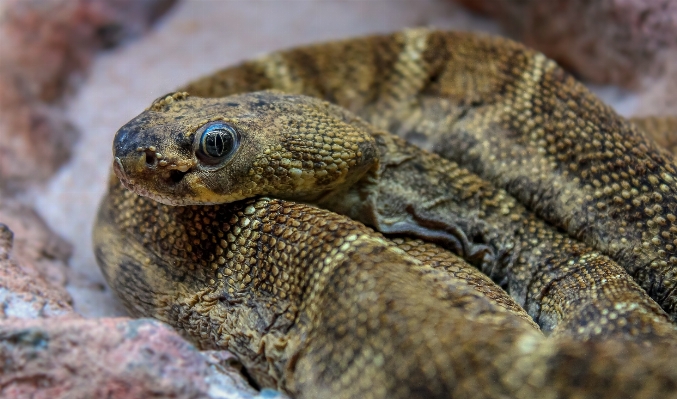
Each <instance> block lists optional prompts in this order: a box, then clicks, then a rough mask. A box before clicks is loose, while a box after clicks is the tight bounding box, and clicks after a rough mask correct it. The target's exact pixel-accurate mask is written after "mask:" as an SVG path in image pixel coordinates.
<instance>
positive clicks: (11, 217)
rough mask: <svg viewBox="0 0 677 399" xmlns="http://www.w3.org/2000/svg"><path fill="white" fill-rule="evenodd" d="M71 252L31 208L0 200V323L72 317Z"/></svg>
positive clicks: (68, 245) (67, 244) (69, 246)
mask: <svg viewBox="0 0 677 399" xmlns="http://www.w3.org/2000/svg"><path fill="white" fill-rule="evenodd" d="M71 250H72V248H71V245H70V244H69V243H67V242H65V241H64V240H62V239H61V238H60V237H58V236H57V235H56V234H55V233H53V232H52V231H51V230H50V229H49V228H48V227H47V225H45V223H44V221H43V220H42V219H41V218H40V217H39V216H38V215H37V214H36V213H35V212H34V211H33V210H32V209H31V208H29V207H27V206H25V205H22V204H20V203H18V202H16V201H13V200H6V199H0V319H3V318H13V317H18V318H36V317H53V316H61V315H65V314H70V313H72V312H73V308H72V306H71V297H70V295H69V294H68V292H67V291H66V288H65V285H66V273H67V266H66V262H67V260H68V257H69V256H70V253H71Z"/></svg>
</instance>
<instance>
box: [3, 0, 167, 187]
mask: <svg viewBox="0 0 677 399" xmlns="http://www.w3.org/2000/svg"><path fill="white" fill-rule="evenodd" d="M173 3H174V0H146V1H134V0H122V1H114V0H6V1H3V2H0V37H2V40H0V87H2V90H1V91H0V183H3V185H4V186H6V187H10V188H11V187H16V186H22V185H24V184H25V182H26V181H41V180H44V179H46V178H47V177H48V176H50V175H51V174H52V173H53V172H54V171H55V170H56V169H57V168H58V167H59V166H60V165H61V164H63V163H64V162H65V161H66V160H67V159H68V158H69V156H70V149H71V146H72V145H73V143H74V142H75V139H76V136H77V135H76V133H75V130H74V129H73V127H72V126H71V124H70V123H69V122H68V121H67V120H66V119H65V118H64V116H63V115H62V110H61V108H60V104H59V100H61V99H62V97H63V96H64V94H66V93H67V92H68V91H69V90H70V89H72V88H73V83H74V82H75V81H76V80H77V79H75V78H76V77H78V76H81V75H82V73H83V72H84V71H85V70H86V68H87V67H88V66H89V64H90V63H91V60H92V56H93V55H94V54H95V52H96V51H97V50H99V49H102V48H108V47H111V46H113V45H115V44H117V43H118V42H120V41H121V40H123V39H125V38H127V37H129V36H131V35H135V34H138V33H140V32H142V31H144V30H145V29H146V28H147V26H148V25H149V24H150V23H151V22H152V21H154V20H155V19H156V18H157V17H158V16H159V15H161V14H162V13H163V12H164V11H165V10H167V9H168V8H169V7H170V6H171V5H172V4H173Z"/></svg>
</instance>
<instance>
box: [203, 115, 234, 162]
mask: <svg viewBox="0 0 677 399" xmlns="http://www.w3.org/2000/svg"><path fill="white" fill-rule="evenodd" d="M194 146H195V153H196V155H197V156H198V158H200V160H201V161H202V162H204V163H206V164H209V165H215V164H218V163H221V162H223V161H224V160H226V159H228V158H230V157H231V156H232V155H233V154H234V153H235V151H236V150H237V148H238V147H239V146H240V134H239V133H238V132H237V130H235V128H234V127H232V126H230V125H229V124H227V123H225V122H219V121H217V122H209V123H207V124H206V125H204V126H202V127H201V128H200V129H199V130H198V131H197V132H196V133H195V145H194Z"/></svg>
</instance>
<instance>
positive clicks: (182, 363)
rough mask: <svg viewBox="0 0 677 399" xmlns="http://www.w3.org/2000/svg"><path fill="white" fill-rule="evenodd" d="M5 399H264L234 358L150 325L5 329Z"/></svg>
mask: <svg viewBox="0 0 677 399" xmlns="http://www.w3.org/2000/svg"><path fill="white" fill-rule="evenodd" d="M0 359H1V360H2V364H3V372H2V373H1V374H0V397H3V398H5V397H6V398H28V397H30V398H35V399H40V398H45V399H54V398H71V399H77V398H83V399H84V398H109V399H116V398H120V399H122V398H149V397H159V398H170V397H171V398H233V399H237V398H242V399H248V398H252V397H254V396H255V395H256V394H257V392H256V391H255V390H253V389H252V388H251V387H249V386H248V385H247V383H246V382H245V381H244V379H243V378H242V377H241V376H240V374H239V373H238V372H237V370H236V369H234V368H232V367H231V366H229V362H230V361H232V356H231V355H228V354H227V353H226V352H211V353H201V352H199V351H198V350H197V349H195V347H193V346H192V345H191V344H189V343H188V342H187V341H185V340H184V339H183V338H182V337H180V336H179V335H178V334H177V333H176V332H174V331H173V330H172V329H171V328H169V327H168V326H166V325H164V324H162V323H160V322H157V321H154V320H149V319H140V320H130V319H127V318H113V319H81V318H77V317H67V318H53V319H37V320H26V319H13V320H6V321H3V322H1V323H0Z"/></svg>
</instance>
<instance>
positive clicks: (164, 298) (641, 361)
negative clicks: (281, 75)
mask: <svg viewBox="0 0 677 399" xmlns="http://www.w3.org/2000/svg"><path fill="white" fill-rule="evenodd" d="M182 226H184V227H186V228H185V230H184V229H182ZM163 235H164V237H166V238H167V237H174V245H173V246H172V247H167V246H164V245H163V244H162V243H161V240H160V237H162V236H163ZM222 240H224V241H225V243H224V242H222ZM398 241H400V245H401V246H402V248H404V249H406V250H408V251H409V252H410V253H412V254H417V256H419V257H420V258H422V259H425V260H426V261H429V262H430V263H431V264H436V265H437V266H438V267H442V268H445V269H447V270H448V271H450V273H447V272H445V271H442V270H440V269H439V268H435V267H431V265H429V264H426V263H424V262H421V261H420V260H416V258H413V257H411V256H409V255H406V254H405V252H404V251H403V250H402V249H398V248H397V247H396V246H395V245H394V244H393V243H391V242H388V241H387V240H385V239H383V238H382V237H381V236H379V235H377V234H376V233H374V232H373V231H371V230H370V229H368V228H366V227H364V226H363V225H361V224H359V223H357V222H354V221H352V220H350V219H348V218H345V217H342V216H339V215H337V214H334V213H331V212H328V211H325V210H322V209H319V208H315V207H311V206H308V205H302V204H295V203H292V202H286V201H282V200H271V199H265V198H263V199H258V200H249V201H241V202H237V203H234V204H229V205H217V206H189V207H172V206H166V205H162V204H160V203H156V202H154V201H152V200H149V199H147V198H144V197H139V196H137V195H136V194H133V193H131V192H129V191H127V190H125V189H124V188H123V187H122V185H121V184H120V183H119V182H118V181H117V179H115V178H114V177H113V178H112V179H111V182H110V187H109V192H108V194H107V195H106V197H105V198H104V199H103V201H102V204H101V207H100V210H99V214H98V216H97V221H96V225H95V229H94V248H95V253H96V256H97V261H98V262H99V265H100V266H101V268H102V270H103V272H104V274H105V276H106V278H107V280H108V282H109V284H110V285H111V287H113V289H114V290H115V291H116V293H117V294H118V295H119V297H120V298H121V300H122V301H123V303H125V305H126V306H127V308H128V309H129V310H130V312H131V313H132V314H134V315H136V316H151V317H155V318H158V319H160V320H162V321H164V322H167V323H169V324H170V325H172V326H174V327H176V328H177V329H178V330H179V331H180V332H181V333H182V334H184V335H185V336H186V337H188V338H189V339H191V340H193V341H194V342H195V343H196V344H197V345H198V346H199V347H200V348H202V349H208V348H218V349H228V350H230V351H232V352H233V353H235V354H236V355H238V356H239V358H240V359H241V361H242V362H243V363H244V365H245V366H246V367H247V369H248V371H249V373H250V375H251V376H252V377H253V378H254V380H255V381H256V382H257V383H258V384H260V386H262V387H276V388H279V389H282V390H284V391H285V392H287V393H289V394H291V395H292V396H293V397H296V398H299V399H300V398H354V397H360V398H374V399H377V398H379V399H380V398H383V399H385V398H449V397H478V398H479V397H482V398H507V397H510V398H542V397H581V398H616V397H621V396H632V397H635V398H652V397H656V396H657V395H660V396H661V397H677V389H676V387H677V370H676V369H675V368H674V367H671V366H672V363H673V359H674V358H675V355H677V353H673V352H674V351H675V349H676V348H675V347H674V346H665V347H653V346H649V347H646V346H638V345H635V344H633V343H628V342H625V343H622V342H617V341H606V342H605V341H593V342H588V343H581V342H573V341H570V340H568V339H566V338H559V339H545V338H544V337H543V336H542V335H541V334H540V333H539V332H538V331H537V330H536V329H535V328H534V326H533V324H531V323H529V322H528V321H526V320H525V319H524V318H523V317H518V316H517V315H516V314H515V312H514V311H508V310H506V308H505V307H503V306H501V305H498V304H497V303H495V302H494V301H492V300H490V299H489V298H487V297H486V296H484V295H483V293H482V292H483V290H475V289H474V288H473V287H472V286H473V284H474V283H473V284H468V280H467V279H466V278H465V277H464V276H463V275H464V274H465V273H469V274H472V268H471V267H469V266H468V267H467V268H466V271H462V269H463V268H464V267H463V266H459V265H460V264H462V261H460V260H458V259H454V258H453V257H450V256H449V255H444V254H443V253H442V252H439V250H438V249H436V248H435V247H434V246H431V245H430V244H424V243H420V242H416V241H402V240H398ZM175 251H176V252H175ZM227 251H231V252H232V254H233V255H232V256H229V255H226V256H223V261H221V258H220V256H221V255H218V254H219V252H221V253H222V255H223V254H224V253H225V254H227ZM238 254H240V255H242V258H241V259H237V257H238ZM217 255H218V256H217ZM214 260H216V262H215V263H216V265H217V266H216V267H214V266H213V264H212V262H214ZM454 263H456V265H454ZM459 267H460V268H459ZM455 270H458V271H455ZM458 273H460V275H459V274H458ZM455 275H459V277H456V276H455ZM481 279H482V278H481V277H478V279H476V281H481ZM481 285H491V282H489V281H486V280H484V282H482V283H481ZM496 289H498V288H496ZM498 290H500V289H498ZM496 292H498V291H496ZM503 301H508V302H510V299H509V298H508V297H505V299H503Z"/></svg>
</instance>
